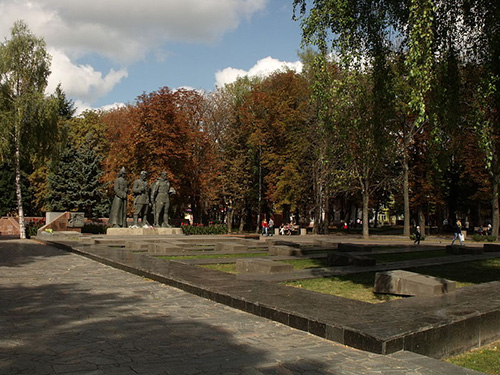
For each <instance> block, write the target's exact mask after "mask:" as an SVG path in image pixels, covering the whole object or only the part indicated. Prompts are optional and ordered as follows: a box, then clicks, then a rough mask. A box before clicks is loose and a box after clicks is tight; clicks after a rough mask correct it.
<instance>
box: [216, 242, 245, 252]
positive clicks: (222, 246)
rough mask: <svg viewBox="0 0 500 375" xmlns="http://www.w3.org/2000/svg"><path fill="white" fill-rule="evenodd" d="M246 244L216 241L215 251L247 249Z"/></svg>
mask: <svg viewBox="0 0 500 375" xmlns="http://www.w3.org/2000/svg"><path fill="white" fill-rule="evenodd" d="M247 250H248V246H247V245H244V244H240V243H237V242H217V243H216V244H215V251H247Z"/></svg>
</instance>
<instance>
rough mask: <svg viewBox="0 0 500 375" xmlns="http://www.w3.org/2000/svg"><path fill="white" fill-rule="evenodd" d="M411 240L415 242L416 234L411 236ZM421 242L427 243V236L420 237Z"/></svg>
mask: <svg viewBox="0 0 500 375" xmlns="http://www.w3.org/2000/svg"><path fill="white" fill-rule="evenodd" d="M410 240H412V241H415V235H414V234H410ZM420 241H425V236H424V235H421V236H420Z"/></svg>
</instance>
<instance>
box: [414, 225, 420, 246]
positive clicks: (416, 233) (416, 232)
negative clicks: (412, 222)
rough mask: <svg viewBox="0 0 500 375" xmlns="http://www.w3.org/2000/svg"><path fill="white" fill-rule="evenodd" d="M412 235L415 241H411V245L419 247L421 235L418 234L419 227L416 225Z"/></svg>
mask: <svg viewBox="0 0 500 375" xmlns="http://www.w3.org/2000/svg"><path fill="white" fill-rule="evenodd" d="M413 234H414V235H415V241H413V244H414V245H420V238H421V237H422V233H420V226H418V225H417V227H416V228H415V231H414V232H413Z"/></svg>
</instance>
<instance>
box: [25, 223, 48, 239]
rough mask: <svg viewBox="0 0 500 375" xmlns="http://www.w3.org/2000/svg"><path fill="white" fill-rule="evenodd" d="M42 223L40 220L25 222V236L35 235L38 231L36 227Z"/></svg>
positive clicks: (38, 227) (42, 224)
mask: <svg viewBox="0 0 500 375" xmlns="http://www.w3.org/2000/svg"><path fill="white" fill-rule="evenodd" d="M44 225H45V223H44V222H41V221H38V222H29V223H26V237H27V238H31V237H35V236H36V235H37V233H38V229H40V228H41V227H43V226H44Z"/></svg>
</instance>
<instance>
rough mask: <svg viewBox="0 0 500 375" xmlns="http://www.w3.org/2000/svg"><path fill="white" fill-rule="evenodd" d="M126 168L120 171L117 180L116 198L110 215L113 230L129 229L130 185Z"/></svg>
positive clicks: (115, 187)
mask: <svg viewBox="0 0 500 375" xmlns="http://www.w3.org/2000/svg"><path fill="white" fill-rule="evenodd" d="M125 174H126V171H125V168H122V169H120V171H119V172H118V177H117V178H116V180H115V186H114V191H115V197H114V199H113V204H112V205H111V212H110V213H109V223H108V224H109V225H110V226H112V227H113V228H125V227H127V192H128V183H127V180H125Z"/></svg>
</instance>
